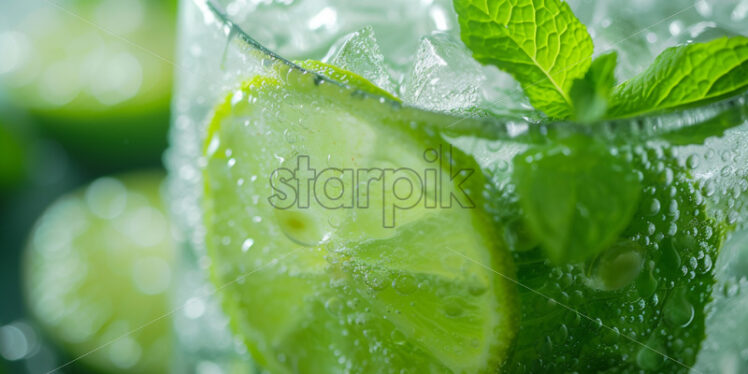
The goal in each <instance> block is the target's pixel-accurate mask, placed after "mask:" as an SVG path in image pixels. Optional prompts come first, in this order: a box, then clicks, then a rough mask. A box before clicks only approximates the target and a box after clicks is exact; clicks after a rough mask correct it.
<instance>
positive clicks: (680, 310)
mask: <svg viewBox="0 0 748 374" xmlns="http://www.w3.org/2000/svg"><path fill="white" fill-rule="evenodd" d="M663 312H664V314H665V321H666V322H667V323H668V324H670V325H671V326H673V327H686V326H688V325H689V324H690V323H691V321H693V317H694V314H695V311H694V308H693V305H692V304H691V303H690V302H689V301H688V299H687V298H686V291H685V288H679V289H677V290H673V291H672V293H671V294H670V296H669V297H668V299H667V300H666V301H665V306H664V307H663Z"/></svg>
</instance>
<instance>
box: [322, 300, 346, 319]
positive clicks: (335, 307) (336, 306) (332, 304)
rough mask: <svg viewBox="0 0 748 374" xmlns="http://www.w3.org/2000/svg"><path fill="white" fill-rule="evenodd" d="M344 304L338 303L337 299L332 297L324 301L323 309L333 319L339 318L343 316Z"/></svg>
mask: <svg viewBox="0 0 748 374" xmlns="http://www.w3.org/2000/svg"><path fill="white" fill-rule="evenodd" d="M344 307H345V304H344V303H343V302H342V301H340V299H339V298H337V297H335V296H333V297H331V298H329V299H327V301H325V309H326V310H327V311H328V312H329V313H330V314H332V315H333V317H339V316H340V315H342V314H343V308H344Z"/></svg>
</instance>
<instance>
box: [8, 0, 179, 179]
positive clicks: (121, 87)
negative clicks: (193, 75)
mask: <svg viewBox="0 0 748 374" xmlns="http://www.w3.org/2000/svg"><path fill="white" fill-rule="evenodd" d="M175 16H176V7H175V1H173V0H163V1H162V0H158V1H145V0H133V1H119V0H64V1H55V2H48V1H42V0H32V1H29V2H18V3H15V4H8V12H7V13H6V14H5V15H4V16H3V17H2V18H3V19H4V22H3V23H4V24H5V25H4V26H2V27H0V50H2V51H3V59H2V60H3V61H0V91H5V95H4V96H6V99H5V100H7V101H9V103H10V104H11V105H12V106H15V107H18V108H23V109H24V110H27V111H28V112H30V113H31V115H32V118H34V119H35V120H36V122H38V123H39V124H40V125H41V127H42V129H43V130H44V132H45V133H46V134H47V135H50V136H52V137H53V138H55V139H57V140H58V141H60V142H61V143H62V144H63V146H64V147H65V148H66V149H67V150H68V152H70V153H71V154H72V155H73V156H74V157H75V158H77V159H79V160H80V161H82V163H84V164H85V165H86V166H89V167H93V168H94V169H97V168H98V169H102V170H114V169H118V168H122V167H124V166H132V165H144V164H156V163H157V162H158V161H159V160H160V154H161V152H162V151H163V149H164V148H165V147H166V132H167V129H168V125H169V104H170V95H171V85H172V76H171V75H172V68H173V64H172V62H171V61H172V56H173V49H174V45H173V44H174V28H175Z"/></svg>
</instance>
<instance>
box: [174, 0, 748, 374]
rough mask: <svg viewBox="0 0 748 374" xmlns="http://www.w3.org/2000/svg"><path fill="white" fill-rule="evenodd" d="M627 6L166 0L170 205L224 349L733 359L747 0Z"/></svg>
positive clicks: (401, 356)
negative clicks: (172, 26)
mask: <svg viewBox="0 0 748 374" xmlns="http://www.w3.org/2000/svg"><path fill="white" fill-rule="evenodd" d="M639 3H640V2H637V4H636V7H638V9H639V10H644V11H646V15H645V16H639V15H638V14H639V13H638V12H634V11H632V10H630V9H627V7H630V6H628V5H625V4H620V2H613V1H599V2H594V3H583V2H569V3H566V2H561V1H558V0H548V1H533V0H519V1H515V2H508V1H502V0H487V1H486V0H481V1H478V0H455V1H438V0H433V1H420V2H416V1H395V0H388V1H376V2H375V1H359V2H355V3H353V2H348V1H312V0H296V1H270V2H256V1H249V2H247V1H233V2H231V1H204V0H185V1H183V2H182V4H181V8H180V11H181V29H180V33H181V39H180V47H179V55H180V61H179V68H178V85H177V91H178V93H177V97H176V99H175V101H174V109H175V114H174V120H173V127H172V145H173V146H172V148H171V150H170V152H169V154H168V157H167V159H168V162H169V164H170V167H171V171H172V190H173V196H174V207H173V208H174V211H175V213H176V214H175V216H176V218H177V220H178V221H179V223H180V224H181V227H182V230H183V232H184V233H185V234H186V235H185V237H186V242H187V243H186V246H187V247H189V258H191V259H192V261H193V262H194V263H195V264H196V265H195V267H196V268H202V269H203V270H204V271H205V273H206V274H208V275H207V277H209V278H210V280H211V282H212V285H213V286H212V289H213V291H212V292H211V294H212V295H214V296H215V300H214V302H215V303H216V305H220V310H221V311H222V313H223V314H225V316H226V318H227V319H228V321H229V322H228V323H229V325H230V329H231V331H232V332H233V335H234V336H235V337H236V339H237V341H238V342H240V343H239V344H238V347H234V348H235V350H237V351H239V352H240V353H244V352H245V351H246V353H248V355H249V356H251V358H252V361H253V362H254V364H255V366H256V367H257V368H258V369H259V370H261V371H267V372H271V373H295V372H300V373H338V372H340V373H347V372H361V373H368V372H393V373H410V372H413V373H420V372H435V373H442V372H443V373H452V372H454V373H482V372H497V371H499V372H507V373H524V372H527V373H535V372H599V371H612V372H688V371H694V372H729V370H734V372H739V371H740V370H744V369H745V368H746V367H748V366H747V365H746V364H745V362H746V357H745V352H744V350H745V349H746V347H748V344H746V336H745V335H746V334H743V333H735V334H732V336H730V334H725V328H724V326H725V324H724V322H723V320H724V319H729V320H732V321H736V320H737V318H739V316H737V315H730V313H731V312H730V309H734V308H735V306H736V305H739V303H741V302H744V301H741V300H742V299H741V298H740V297H739V295H740V290H741V287H743V286H744V284H745V275H747V274H746V273H745V272H744V270H745V269H744V267H741V266H742V265H740V264H741V261H744V257H745V256H744V254H743V253H744V252H745V250H744V249H743V247H745V246H746V245H747V244H746V242H745V239H744V238H745V235H744V234H743V232H744V231H743V230H744V228H745V221H746V218H748V212H746V208H747V207H746V201H747V200H748V194H747V193H746V191H747V190H748V179H746V178H747V176H748V169H746V166H745V165H748V154H746V152H745V150H744V148H745V145H746V144H748V122H746V88H748V70H747V69H748V39H747V38H746V37H745V36H743V35H742V34H746V29H745V26H743V23H744V19H745V17H746V13H747V11H746V10H745V9H743V8H744V5H743V6H742V7H741V5H740V4H735V3H734V2H714V3H708V4H707V3H706V2H697V3H696V4H695V5H694V4H691V3H686V2H680V1H676V2H670V3H668V4H667V5H665V4H663V3H655V2H641V4H639ZM741 269H742V270H741ZM732 313H734V312H732ZM714 316H721V317H720V318H716V317H714ZM715 318H716V319H715ZM735 325H736V326H745V325H744V324H741V323H740V322H737V323H736V324H735ZM178 328H179V327H178ZM735 328H736V329H739V328H740V327H735ZM198 355H199V353H198Z"/></svg>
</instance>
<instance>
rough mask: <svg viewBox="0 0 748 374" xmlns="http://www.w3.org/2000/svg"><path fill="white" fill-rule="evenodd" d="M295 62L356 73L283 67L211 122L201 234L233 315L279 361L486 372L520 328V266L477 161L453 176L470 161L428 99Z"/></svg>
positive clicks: (294, 366) (325, 369)
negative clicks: (497, 228) (414, 102)
mask: <svg viewBox="0 0 748 374" xmlns="http://www.w3.org/2000/svg"><path fill="white" fill-rule="evenodd" d="M302 65H303V66H305V67H306V68H308V69H314V70H315V71H317V72H319V73H323V74H325V75H326V76H328V77H331V78H334V79H336V81H338V82H345V83H346V84H347V85H348V86H349V87H342V86H340V85H339V84H336V83H334V82H332V81H329V80H324V79H320V77H319V76H318V75H316V74H315V73H311V72H303V71H301V70H297V69H295V68H291V67H288V66H282V67H277V68H276V69H275V70H271V71H269V72H268V73H267V75H265V76H258V77H255V78H254V79H252V80H250V81H249V82H246V83H245V84H243V86H242V87H241V88H240V89H237V90H236V91H234V92H231V93H229V94H228V95H227V97H226V100H225V102H224V103H222V104H221V105H219V106H218V107H217V108H216V110H215V115H214V117H213V119H212V120H211V123H210V125H209V129H208V134H207V138H206V142H205V151H204V152H205V158H206V160H205V161H206V167H205V169H204V170H205V171H204V181H205V191H204V193H205V195H204V214H205V216H204V222H205V226H206V246H207V248H208V252H209V255H210V257H211V264H212V272H213V280H214V282H216V286H217V287H218V288H219V290H221V292H222V299H223V302H224V308H225V309H226V311H227V313H228V314H229V315H230V318H231V322H232V325H233V327H234V329H235V330H236V331H237V332H238V333H239V334H240V335H241V336H243V337H244V338H245V341H246V343H247V345H248V347H249V349H250V351H251V352H252V354H253V356H254V358H255V359H256V360H257V361H258V363H259V364H260V365H261V366H263V367H265V368H266V369H268V370H270V371H271V372H277V373H289V372H303V373H342V372H362V373H369V372H382V373H390V372H395V373H408V372H414V373H416V372H418V373H420V372H445V373H447V372H458V373H463V372H465V373H479V372H495V371H496V370H497V368H498V367H499V366H500V365H501V364H502V362H503V360H504V358H505V357H506V355H507V351H508V350H509V347H510V345H511V342H512V340H513V338H514V335H515V333H516V328H517V321H516V319H517V305H516V296H515V293H516V290H515V286H514V285H513V284H512V283H510V282H508V281H507V280H506V279H505V278H504V277H503V276H507V277H513V271H514V270H513V266H512V264H511V260H510V257H509V253H508V251H507V249H506V248H504V247H503V246H502V245H501V244H500V242H499V241H498V240H497V239H496V237H495V236H494V234H493V232H492V230H490V224H489V222H488V221H487V220H486V218H485V217H484V213H483V212H482V210H481V209H479V208H477V207H480V206H482V202H481V201H480V191H481V189H482V186H483V181H482V180H481V176H480V173H478V172H476V173H473V175H469V177H466V178H460V177H455V178H454V179H453V180H452V179H450V177H449V175H453V176H454V175H456V174H459V175H463V176H464V175H465V174H469V173H470V171H472V170H478V168H477V166H476V165H475V164H474V163H473V161H472V160H471V159H469V158H467V157H466V156H464V155H462V154H460V153H458V152H457V151H455V150H451V149H450V148H449V146H448V145H447V144H446V143H445V142H443V141H442V140H441V139H440V137H439V135H438V134H436V133H435V132H434V131H432V129H430V128H429V127H428V126H429V125H428V123H427V122H428V121H429V120H428V118H429V117H428V114H425V113H423V112H420V111H414V110H410V109H408V108H399V106H398V105H397V102H396V101H394V100H391V98H388V97H386V96H385V95H384V94H382V93H381V91H380V90H379V89H378V88H376V87H374V86H373V85H371V83H368V82H367V81H365V80H363V78H360V77H358V76H355V75H353V74H351V73H348V72H345V71H342V70H340V69H337V68H334V67H331V66H329V65H324V66H323V65H318V63H310V62H305V63H302ZM315 67H316V68H319V67H323V68H324V69H315ZM351 88H353V90H351ZM450 159H451V160H452V163H450V162H449V160H450ZM307 164H308V165H307ZM403 168H408V170H410V171H412V172H413V173H415V174H418V175H420V178H422V179H423V185H422V186H420V187H423V188H420V189H419V186H417V184H418V183H417V181H416V180H417V179H418V177H415V176H414V174H413V173H410V172H408V171H404V169H403ZM312 169H314V172H313V173H314V175H315V179H314V183H310V184H308V186H309V188H307V187H304V186H307V183H305V182H303V181H305V180H308V179H307V178H308V177H309V174H310V173H312V171H311V170H312ZM377 169H379V170H380V171H381V172H382V174H378V173H377V172H376V170H377ZM461 169H464V170H462V173H457V171H459V170H461ZM387 170H389V171H387ZM292 171H293V172H294V178H296V179H297V181H300V182H299V183H297V184H296V185H295V186H296V187H297V190H292V189H290V188H289V186H290V185H292V184H293V182H291V181H289V179H288V178H287V177H288V173H290V172H292ZM388 173H389V174H388ZM439 173H441V174H439ZM360 175H369V176H371V175H374V176H376V175H380V176H382V179H380V180H376V179H374V180H372V179H367V178H363V179H362V178H361V177H359V178H356V179H355V180H353V179H351V176H360ZM437 175H439V176H442V177H443V178H446V179H445V180H444V181H443V183H442V184H441V187H438V188H437V187H435V185H436V184H437V183H436V182H435V181H436V178H437ZM398 177H402V178H405V179H408V178H410V179H408V180H409V181H410V182H402V181H401V182H398V183H390V182H392V181H394V180H395V179H397V178H398ZM431 177H433V178H434V179H433V181H434V182H433V183H432V182H429V180H430V179H429V178H431ZM458 180H460V181H462V182H464V183H461V184H460V183H458V182H457V181H458ZM409 183H410V184H409ZM367 186H368V188H367ZM410 187H413V189H412V190H411V189H409V188H410ZM423 191H425V193H422V192H423ZM461 191H465V195H466V196H467V197H468V198H469V199H470V202H472V203H473V204H474V205H473V207H472V208H471V207H469V204H467V202H466V201H465V200H464V198H463V199H462V200H460V199H459V198H452V199H451V196H459V195H460V192H461ZM307 192H308V194H307ZM437 192H439V193H438V194H437ZM419 193H421V194H420V195H419ZM292 195H293V196H292ZM416 195H418V196H416ZM416 197H420V198H418V199H417V198H416ZM450 199H451V200H450ZM444 201H449V202H451V207H447V205H446V203H444ZM307 202H308V204H307ZM393 204H394V205H398V206H407V207H408V208H407V209H406V208H402V209H399V208H393V209H391V208H392V206H393ZM460 204H463V205H460ZM502 275H503V276H502Z"/></svg>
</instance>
